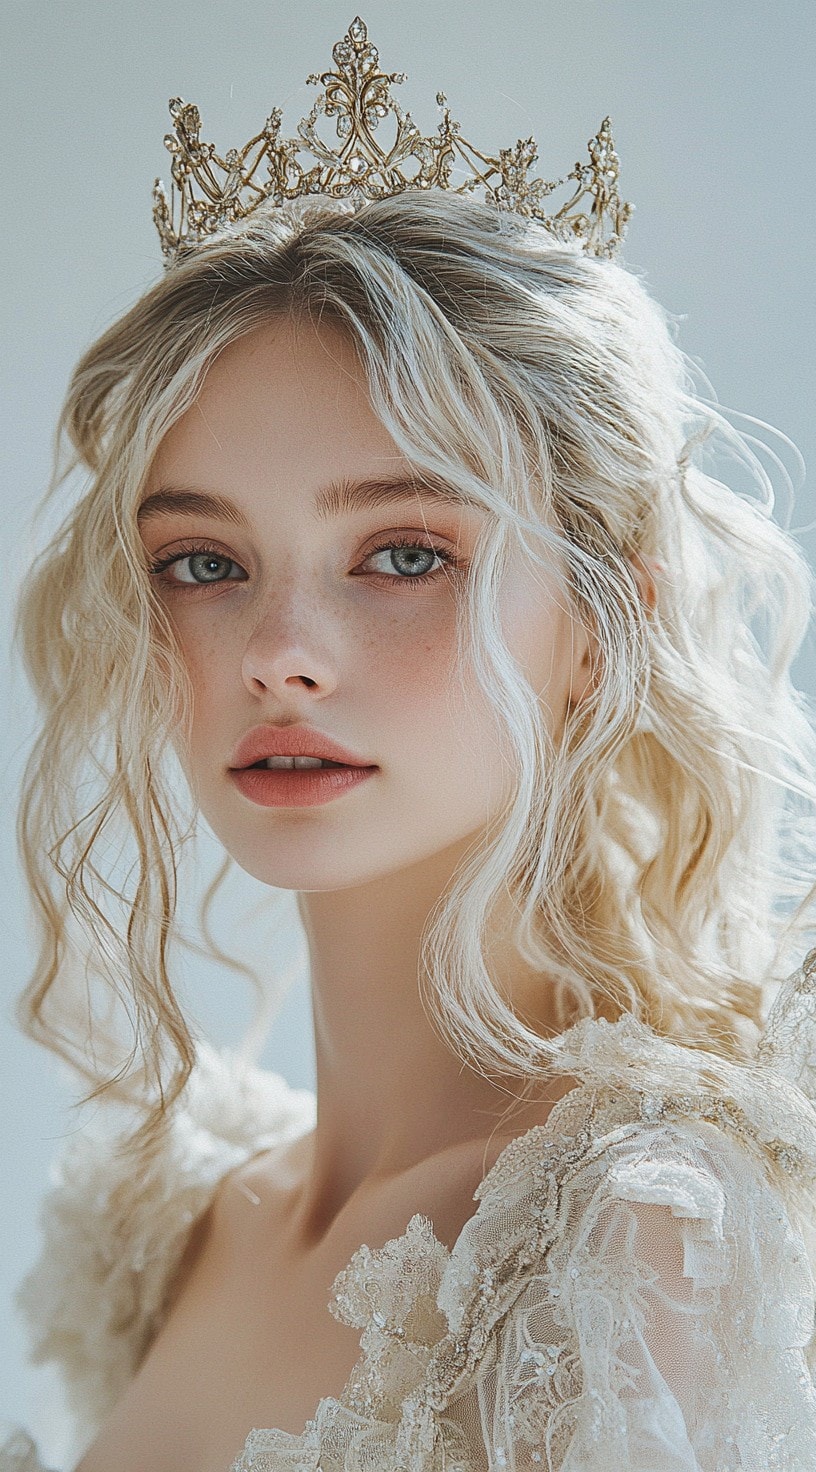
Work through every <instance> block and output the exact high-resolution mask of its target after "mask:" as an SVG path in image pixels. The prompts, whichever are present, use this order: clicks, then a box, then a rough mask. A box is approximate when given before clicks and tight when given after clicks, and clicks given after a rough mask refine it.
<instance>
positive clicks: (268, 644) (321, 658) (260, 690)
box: [241, 601, 337, 697]
mask: <svg viewBox="0 0 816 1472" xmlns="http://www.w3.org/2000/svg"><path fill="white" fill-rule="evenodd" d="M327 623H328V615H327V614H326V613H324V614H323V615H322V616H318V615H317V614H316V612H315V613H313V615H312V616H311V617H310V618H308V619H307V618H306V617H304V616H303V609H302V605H301V609H300V612H299V613H296V612H295V610H294V609H290V610H288V611H286V610H283V609H282V608H281V607H280V604H279V603H277V601H276V606H275V608H274V609H269V610H268V611H267V612H266V613H265V615H264V617H263V618H262V619H260V620H259V621H258V623H257V624H256V625H255V627H254V628H253V630H252V633H251V635H250V637H249V638H248V640H247V643H246V646H245V648H244V652H243V657H242V660H241V678H242V679H243V682H244V684H245V685H246V687H247V689H248V690H249V691H250V692H251V694H253V695H261V694H264V693H266V692H268V693H269V694H270V695H279V696H282V697H283V696H285V695H286V694H287V692H291V691H292V690H293V689H298V688H301V689H302V688H303V687H304V686H305V687H306V688H307V689H309V690H315V691H317V692H318V693H320V694H324V695H328V694H330V693H331V691H332V690H334V689H335V687H336V685H337V672H336V669H335V668H334V664H333V661H332V660H331V658H330V656H329V650H328V645H327V641H326V638H325V630H326V627H327Z"/></svg>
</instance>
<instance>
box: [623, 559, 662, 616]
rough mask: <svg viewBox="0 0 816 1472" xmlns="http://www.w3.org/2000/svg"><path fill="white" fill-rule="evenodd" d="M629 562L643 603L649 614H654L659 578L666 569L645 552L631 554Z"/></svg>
mask: <svg viewBox="0 0 816 1472" xmlns="http://www.w3.org/2000/svg"><path fill="white" fill-rule="evenodd" d="M626 560H627V562H628V563H629V566H630V567H631V569H632V576H633V578H634V579H635V582H636V583H637V585H638V591H639V593H640V598H641V602H642V604H643V607H644V610H645V611H646V613H647V614H649V613H654V610H655V608H656V606H657V577H658V574H660V573H664V572H665V571H666V568H665V566H664V564H663V563H662V562H659V561H658V559H657V558H656V557H647V556H646V554H645V553H643V552H631V553H629V554H628V556H627V559H626Z"/></svg>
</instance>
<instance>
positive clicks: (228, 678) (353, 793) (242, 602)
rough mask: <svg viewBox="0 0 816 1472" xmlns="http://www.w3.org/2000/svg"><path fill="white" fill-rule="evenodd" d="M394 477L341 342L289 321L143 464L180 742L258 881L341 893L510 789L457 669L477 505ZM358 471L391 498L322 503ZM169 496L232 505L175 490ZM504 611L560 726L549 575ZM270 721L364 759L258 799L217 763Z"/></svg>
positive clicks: (471, 691)
mask: <svg viewBox="0 0 816 1472" xmlns="http://www.w3.org/2000/svg"><path fill="white" fill-rule="evenodd" d="M411 480H414V481H415V480H416V477H415V476H412V474H411V466H410V464H409V462H407V461H406V460H405V458H404V457H403V456H402V454H401V453H400V451H399V450H398V449H397V447H396V445H395V443H394V441H393V440H392V439H391V437H390V435H389V434H388V433H387V431H386V430H385V428H384V427H383V425H382V424H381V423H380V421H379V420H378V419H377V417H376V416H375V414H374V411H373V409H372V407H371V404H370V401H369V398H368V394H367V391H366V387H365V380H364V377H363V374H362V371H361V369H360V368H359V366H358V364H357V361H356V357H355V353H354V350H353V347H352V345H351V343H350V342H349V340H348V339H347V338H346V336H345V335H344V334H343V333H342V332H340V331H339V330H338V329H337V328H334V327H328V326H321V327H320V328H319V329H318V328H316V327H313V326H311V325H309V324H308V323H305V324H300V325H298V326H295V324H294V323H293V322H292V321H291V320H290V319H288V318H276V319H274V320H271V321H270V322H269V323H268V324H265V325H264V326H263V327H261V328H258V329H256V330H254V331H253V332H252V333H250V334H249V335H247V336H246V337H244V338H242V339H241V340H239V341H238V342H235V343H233V344H232V345H231V346H230V347H228V348H227V349H225V351H223V352H222V353H221V354H220V356H219V357H218V358H217V359H216V361H215V362H214V364H213V365H212V367H211V368H210V370H209V372H208V373H207V375H206V378H205V381H204V385H203V388H202V390H201V393H200V394H199V396H198V398H197V400H196V402H195V403H194V405H193V406H192V407H191V408H190V409H189V410H187V412H186V413H185V414H184V415H183V417H182V418H181V419H180V420H179V421H178V422H177V423H176V424H175V425H174V426H173V428H172V429H171V430H170V431H169V433H168V434H167V435H166V437H165V439H164V440H163V442H162V444H161V447H160V449H159V453H158V455H157V457H156V459H155V461H154V463H153V465H152V467H151V472H150V476H149V480H148V483H147V486H146V490H145V498H147V497H153V496H156V495H157V493H163V502H159V501H155V502H153V511H152V512H150V513H149V514H148V508H147V507H146V505H145V503H144V502H143V508H142V512H141V513H140V529H141V535H142V538H143V541H144V544H145V548H146V550H147V552H148V554H149V557H150V562H151V566H155V565H156V564H158V563H162V562H166V561H167V559H168V558H171V557H174V558H176V559H177V560H175V561H174V562H172V563H171V564H170V565H169V566H166V567H165V568H164V570H163V571H161V572H156V573H154V575H153V576H154V585H155V587H156V591H157V593H158V595H159V597H160V599H161V601H162V603H163V606H164V607H165V609H166V611H167V613H168V615H169V617H170V619H171V620H172V622H173V625H174V627H175V630H176V633H177V637H178V640H179V644H180V647H181V651H182V655H183V657H184V660H185V663H186V665H187V668H188V670H189V673H190V677H191V680H192V686H193V691H194V711H193V722H192V731H191V739H190V743H189V746H185V749H184V750H179V756H180V758H181V760H182V763H183V765H184V768H185V771H186V773H187V776H188V779H189V781H190V783H191V786H192V789H193V791H194V793H195V795H196V798H197V800H198V802H199V804H200V808H201V811H202V812H203V814H204V816H205V818H206V819H207V821H208V823H209V824H210V826H211V827H212V829H213V831H214V832H215V833H216V834H217V836H218V837H219V839H220V840H221V842H222V843H223V844H224V845H225V847H226V848H227V850H228V851H229V853H230V854H232V856H233V857H234V859H235V860H236V862H237V863H238V864H239V865H240V866H241V867H242V868H244V869H245V870H247V872H249V873H250V874H252V875H254V876H255V877H256V878H257V879H260V880H261V881H263V882H265V883H268V884H271V885H276V886H279V887H281V888H284V889H298V890H329V889H342V888H346V887H348V886H351V885H357V884H362V883H365V882H367V881H370V880H373V879H376V878H377V877H379V876H382V875H385V874H386V873H390V872H393V871H395V870H398V869H403V868H407V867H408V866H411V865H415V864H421V863H423V862H424V861H428V860H430V859H432V858H434V857H439V858H441V857H443V851H445V850H450V851H451V854H452V855H453V854H455V853H456V852H457V851H459V850H462V851H463V850H464V849H465V848H467V847H469V844H470V841H472V839H474V838H475V837H476V836H477V835H478V833H479V832H480V830H482V829H483V828H484V827H485V825H486V824H487V823H488V822H489V820H490V819H491V817H492V816H494V815H495V814H496V813H497V811H498V810H499V809H500V806H501V804H502V803H503V801H504V799H505V798H506V795H507V792H508V791H509V775H510V774H509V769H508V766H507V763H506V762H504V761H503V760H502V755H501V751H502V744H501V733H500V727H499V725H498V722H497V719H496V716H495V713H494V710H492V709H491V707H490V703H489V702H488V701H486V699H485V697H484V695H483V694H482V691H481V688H480V687H479V685H478V683H477V681H476V678H475V676H474V677H473V678H468V679H466V680H464V681H463V680H461V679H457V678H456V676H455V656H456V598H457V588H458V587H459V588H461V585H462V580H463V578H464V576H465V570H466V568H467V566H468V562H469V559H470V557H471V556H472V552H473V547H474V544H475V540H476V537H477V534H478V532H479V529H480V527H481V526H482V524H483V520H484V518H485V516H486V515H487V513H485V512H484V511H482V510H480V509H478V508H476V509H474V508H471V507H465V506H462V505H461V504H459V505H456V504H446V503H445V502H444V501H442V500H439V499H438V498H436V497H434V496H433V494H431V493H429V492H425V491H424V490H422V489H417V488H416V486H413V487H409V491H408V492H404V493H403V494H402V495H400V494H399V492H398V489H397V488H396V487H397V486H398V484H399V483H400V482H402V484H403V485H404V483H405V482H406V481H408V482H410V481H411ZM372 481H377V482H380V483H381V482H383V481H388V482H394V486H395V488H394V490H393V494H391V493H389V496H388V499H383V488H382V486H380V496H379V502H378V503H373V502H371V500H370V499H369V501H368V502H366V501H365V500H364V499H363V498H362V497H361V496H360V493H359V492H358V499H357V500H356V501H353V502H352V503H351V505H350V506H347V507H346V508H345V509H339V510H338V507H337V501H338V496H337V491H338V488H341V487H343V486H345V487H347V488H349V487H350V488H353V487H359V486H360V485H363V484H364V483H366V482H372ZM330 487H333V488H334V492H335V494H334V495H333V497H329V494H328V493H329V488H330ZM179 492H184V493H189V492H195V493H197V495H198V496H199V497H200V496H201V495H202V494H203V495H204V496H205V497H217V498H219V499H220V501H221V502H222V503H224V502H226V503H229V505H228V506H225V505H223V504H222V505H221V506H217V505H215V504H213V505H210V506H205V505H204V504H199V505H198V506H197V507H196V506H193V505H192V504H191V503H190V502H189V500H188V504H187V505H186V506H185V505H183V504H176V505H174V504H173V503H172V501H171V500H170V498H169V495H168V494H166V493H179ZM332 500H333V501H334V503H335V504H334V505H332V504H331V503H332ZM326 502H328V504H325V503H326ZM400 544H402V545H400ZM196 549H200V550H199V551H198V552H197V551H196ZM501 617H502V626H503V630H504V635H505V638H506V640H507V642H508V645H509V648H510V650H511V652H512V653H513V655H514V656H515V658H516V659H517V660H518V661H519V663H520V665H521V667H522V668H523V670H524V672H525V674H526V676H527V678H528V679H529V680H530V681H531V683H532V684H533V687H534V688H535V689H536V690H537V691H538V692H540V697H541V700H542V702H543V704H544V706H545V707H546V709H547V718H548V721H549V724H550V728H551V729H552V730H553V731H554V732H556V731H557V730H558V729H559V727H560V724H561V722H562V721H563V718H564V715H565V713H566V708H567V701H568V697H569V694H570V688H571V686H572V692H573V695H574V696H577V695H579V694H580V688H579V687H580V684H581V682H582V681H583V680H585V678H586V675H585V672H583V666H584V665H586V663H587V660H586V652H587V646H586V640H585V636H584V634H583V631H582V629H581V628H580V626H579V625H578V624H577V623H575V624H574V623H573V622H572V620H571V618H570V616H569V614H568V612H567V609H566V606H565V602H564V598H563V595H562V594H561V593H560V591H559V589H558V587H557V585H556V583H555V580H553V582H552V584H550V583H549V582H548V581H546V582H545V581H542V577H541V575H540V574H539V575H538V576H536V577H532V576H531V575H530V574H525V573H523V572H522V571H521V570H519V572H518V574H517V575H515V576H510V577H508V579H507V581H506V585H505V592H504V595H503V599H502V604H501ZM266 724H268V725H270V726H272V727H277V728H278V729H280V728H288V727H291V726H292V725H305V726H307V727H309V728H311V729H312V730H313V731H314V733H315V737H316V738H319V737H320V736H322V735H325V736H328V737H330V738H332V739H333V740H334V741H336V742H339V743H340V744H341V745H342V746H344V747H346V748H348V749H349V750H350V751H351V753H353V754H354V755H355V756H356V757H357V758H358V759H360V760H362V761H363V762H364V763H366V764H368V765H371V766H374V767H375V768H376V770H375V771H373V772H371V773H370V774H369V775H368V777H367V778H366V779H365V780H364V781H362V782H359V783H357V784H355V785H353V786H351V787H348V788H346V789H345V790H343V791H342V792H340V793H339V794H337V795H335V796H333V797H332V798H331V800H329V801H321V802H319V803H312V804H307V805H303V804H300V805H295V804H294V803H291V802H288V801H287V800H285V799H284V800H283V802H278V805H274V806H269V805H262V804H261V803H260V802H258V801H257V800H255V799H254V798H253V797H252V796H251V795H248V792H247V790H246V788H244V789H242V787H241V786H240V785H239V782H238V779H236V777H235V774H234V772H233V771H231V768H232V767H234V765H235V758H236V747H237V744H238V742H239V741H240V740H241V738H242V737H243V736H244V735H245V734H246V732H247V731H249V730H250V728H252V727H255V726H257V725H266ZM283 780H286V775H285V774H284V778H283ZM293 790H294V788H293Z"/></svg>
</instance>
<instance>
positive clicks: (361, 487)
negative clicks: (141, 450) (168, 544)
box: [137, 476, 478, 527]
mask: <svg viewBox="0 0 816 1472" xmlns="http://www.w3.org/2000/svg"><path fill="white" fill-rule="evenodd" d="M418 496H419V497H424V498H425V499H430V500H432V501H434V502H435V503H438V504H439V505H445V506H458V507H460V508H461V507H467V506H472V507H475V506H477V504H478V503H477V502H475V501H472V500H469V499H468V497H467V496H464V495H462V494H460V493H459V492H457V491H454V490H453V489H452V488H451V487H450V486H449V485H446V483H445V482H444V481H442V480H437V479H435V478H434V477H432V476H429V477H427V478H424V479H422V480H414V481H411V480H407V479H406V478H405V476H399V477H397V478H392V479H387V478H386V479H374V480H356V481H352V480H349V479H347V478H346V477H344V478H343V479H341V480H334V481H331V482H330V484H329V485H327V486H323V487H322V489H321V490H320V491H319V492H318V495H317V499H316V502H315V518H316V520H318V521H328V520H330V519H331V518H332V517H335V516H342V515H343V513H344V512H350V511H359V510H365V509H368V508H370V507H376V506H385V505H388V504H389V503H391V502H394V501H414V500H416V498H417V497H418ZM174 512H176V513H177V514H181V515H188V516H214V517H216V518H217V519H218V520H219V521H225V522H229V523H230V524H231V525H233V526H240V527H246V526H247V525H248V521H247V518H246V517H245V515H244V513H243V511H241V509H240V507H238V506H236V504H235V502H234V501H230V500H229V499H228V498H227V497H226V496H218V495H214V494H213V493H212V492H210V491H196V490H192V489H191V490H186V489H181V488H179V487H175V486H165V487H163V488H162V489H161V490H159V491H154V492H153V493H152V495H150V496H147V497H146V498H145V500H144V501H143V502H142V503H141V505H140V507H139V510H138V512H137V520H138V521H139V522H140V523H143V522H145V521H149V520H151V518H153V517H158V516H170V515H172V514H173V513H174Z"/></svg>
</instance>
